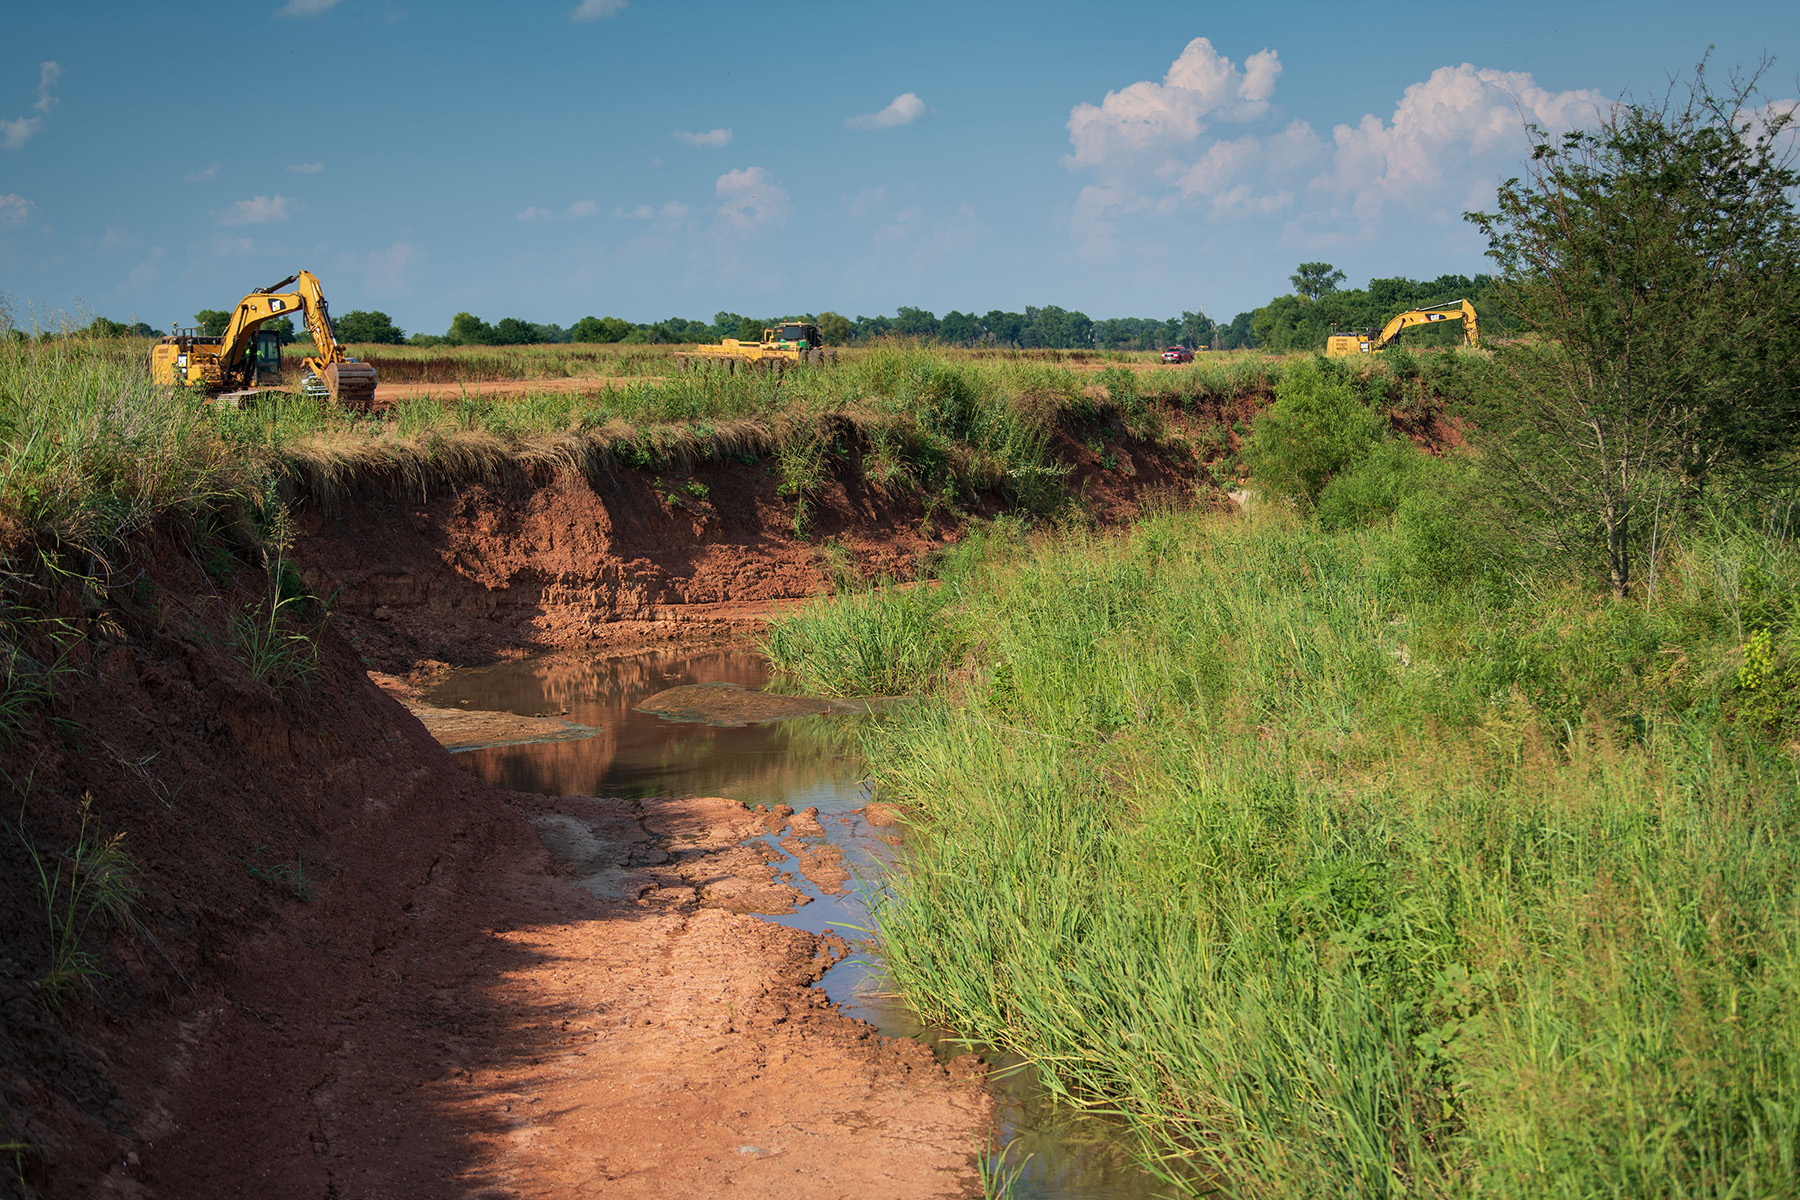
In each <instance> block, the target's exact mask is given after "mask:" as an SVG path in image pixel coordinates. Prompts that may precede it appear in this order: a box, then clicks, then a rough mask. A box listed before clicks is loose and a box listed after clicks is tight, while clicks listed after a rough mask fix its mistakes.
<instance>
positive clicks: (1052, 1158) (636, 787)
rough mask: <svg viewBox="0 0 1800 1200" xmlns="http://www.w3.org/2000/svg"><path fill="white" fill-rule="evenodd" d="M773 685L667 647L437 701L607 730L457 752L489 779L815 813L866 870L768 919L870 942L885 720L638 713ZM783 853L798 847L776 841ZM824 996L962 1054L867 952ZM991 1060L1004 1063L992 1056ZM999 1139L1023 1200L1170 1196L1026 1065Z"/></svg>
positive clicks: (514, 670)
mask: <svg viewBox="0 0 1800 1200" xmlns="http://www.w3.org/2000/svg"><path fill="white" fill-rule="evenodd" d="M714 682H718V683H735V684H738V685H739V686H741V687H746V688H760V687H764V686H765V685H767V684H768V683H769V682H770V672H769V667H768V663H767V661H766V660H764V659H763V658H762V657H761V656H760V655H757V654H754V653H751V652H748V651H744V650H736V649H715V650H658V651H651V652H647V653H644V654H638V655H632V656H629V657H624V658H561V657H559V658H551V659H528V660H523V661H519V662H512V663H503V664H500V665H498V666H493V667H486V668H481V669H477V670H469V671H459V672H456V673H455V674H453V675H451V676H450V677H449V678H448V679H446V680H445V681H444V682H443V683H442V684H441V685H440V686H438V687H437V688H435V689H434V690H433V691H432V692H431V693H430V695H429V697H428V701H429V703H431V704H434V705H438V706H440V707H444V708H459V707H460V708H468V709H475V710H481V711H488V712H511V713H517V714H519V715H520V716H539V715H543V714H545V713H550V714H555V715H559V716H565V717H567V718H568V719H569V720H571V721H576V722H579V723H580V724H583V725H591V726H595V727H597V728H599V729H600V730H602V733H601V734H600V736H598V737H593V738H587V739H584V740H582V741H574V742H553V743H540V744H534V745H526V746H502V747H496V748H493V749H487V750H471V751H467V752H465V753H462V754H459V755H457V761H459V762H461V763H462V764H463V765H464V766H466V767H467V768H468V769H469V770H471V771H473V772H474V773H475V774H476V775H478V776H480V777H481V778H482V779H485V780H487V781H488V782H490V783H493V784H496V785H498V786H500V787H505V788H511V789H513V790H515V791H523V792H538V793H541V794H545V795H553V796H555V795H605V796H638V797H644V796H681V795H698V796H724V797H728V798H730V799H734V800H741V801H743V802H744V803H746V804H768V805H775V804H786V805H789V806H791V807H792V808H793V809H794V810H795V811H799V810H800V809H803V808H809V807H810V808H817V809H818V810H819V822H820V824H821V825H822V826H823V827H824V829H825V831H826V835H827V837H828V838H829V839H830V840H831V841H832V843H833V844H835V845H837V846H838V847H839V848H840V849H841V850H842V851H843V852H844V860H845V864H846V865H847V866H848V867H849V868H850V870H851V871H852V872H853V873H854V877H853V880H852V882H851V884H850V885H849V889H850V890H849V892H848V893H847V894H845V895H842V896H827V895H824V894H823V893H821V892H819V891H818V890H817V889H816V888H814V887H812V885H811V884H810V883H809V882H808V881H806V880H805V879H804V877H802V876H801V875H800V874H799V872H798V869H797V867H798V864H797V863H795V862H794V861H792V859H791V858H788V861H787V862H786V864H785V866H784V869H786V870H791V871H794V883H795V886H797V887H800V888H802V889H803V890H804V891H805V892H806V893H807V894H808V895H810V896H811V897H812V900H813V902H812V903H811V904H807V905H803V906H801V907H800V908H799V909H798V910H796V911H795V912H794V913H792V914H790V915H787V916H780V917H768V918H765V919H766V920H772V921H778V922H780V923H782V924H784V925H792V926H795V927H797V928H802V929H808V930H811V931H813V932H815V933H823V932H826V931H827V930H836V931H837V932H839V933H840V934H841V935H842V936H843V937H845V938H846V939H847V940H849V941H850V942H852V943H853V944H855V943H859V942H861V941H863V940H864V939H865V938H866V933H865V932H864V931H865V930H866V929H867V928H868V926H869V905H870V901H871V900H872V899H873V898H874V893H875V892H876V891H877V890H878V889H879V888H880V886H881V880H882V878H883V877H885V875H886V874H887V872H888V871H889V870H890V869H891V868H892V867H893V866H894V861H895V855H896V853H897V851H896V850H895V848H894V847H893V846H892V845H890V844H889V843H888V842H887V841H886V840H884V839H885V837H886V836H891V835H892V834H893V832H894V831H893V830H891V829H875V828H871V827H870V826H869V824H868V823H867V822H866V821H864V820H863V819H862V814H861V812H860V811H859V810H860V809H861V808H862V807H863V805H864V804H866V803H867V802H868V799H869V793H868V790H867V788H866V786H865V785H864V782H863V776H862V761H861V759H860V757H859V756H858V754H857V753H856V733H857V722H858V721H860V720H867V719H875V718H858V717H850V716H826V717H798V718H795V719H793V720H788V721H777V722H771V723H769V724H766V725H750V726H744V727H741V728H735V729H733V728H719V727H714V726H708V725H698V724H691V723H684V722H674V721H665V720H663V719H662V718H660V717H655V716H652V715H650V714H648V713H640V712H634V711H633V709H632V706H633V705H635V704H638V703H640V702H641V701H643V700H645V699H647V698H648V697H650V696H652V695H654V694H656V693H657V692H660V691H663V690H665V689H667V688H672V687H676V686H678V685H681V684H690V683H714ZM767 841H768V842H769V844H770V845H771V846H773V847H774V849H775V850H776V851H777V852H778V853H780V854H782V855H783V856H784V857H787V852H786V851H785V850H782V849H781V847H780V846H779V845H777V844H776V842H775V839H774V838H773V837H770V838H768V839H767ZM820 986H821V987H822V988H824V990H825V992H826V994H827V995H828V996H830V997H831V999H832V1000H833V1001H834V1002H835V1003H837V1004H839V1005H840V1006H841V1007H842V1008H843V1010H844V1011H845V1012H847V1013H849V1014H850V1015H852V1016H855V1017H860V1018H861V1019H863V1020H865V1021H868V1022H869V1023H871V1024H872V1025H874V1026H875V1027H876V1028H877V1029H879V1030H881V1032H883V1033H885V1034H887V1035H889V1036H890V1037H914V1038H919V1039H920V1040H922V1041H925V1042H927V1043H930V1044H931V1045H933V1047H934V1048H935V1049H937V1050H938V1052H939V1053H940V1055H941V1056H945V1057H948V1056H950V1055H954V1054H959V1053H962V1052H964V1050H965V1049H966V1047H963V1046H961V1045H957V1044H955V1043H953V1042H951V1041H950V1040H949V1035H948V1034H946V1033H945V1031H943V1030H939V1029H930V1028H927V1027H925V1026H922V1025H921V1024H920V1023H919V1022H918V1020H917V1018H915V1017H914V1016H913V1014H912V1013H911V1011H910V1010H908V1009H907V1008H906V1006H905V1005H904V1004H903V1003H901V1002H900V1001H899V999H898V998H897V997H895V996H893V995H892V994H891V993H890V992H889V991H888V989H887V986H886V981H885V979H884V977H883V975H882V973H881V968H880V963H879V962H878V961H877V960H875V959H873V958H872V957H871V956H869V955H868V954H866V953H857V954H854V955H852V956H851V957H850V958H848V959H846V960H844V961H843V962H842V963H840V964H839V965H838V966H837V967H835V968H833V969H832V970H831V971H830V972H829V973H827V974H826V976H825V978H824V979H823V980H822V981H821V982H820ZM983 1057H985V1058H988V1059H989V1061H997V1060H996V1059H995V1057H994V1056H993V1055H991V1054H984V1055H983ZM997 1090H998V1093H999V1099H1000V1127H1001V1128H1000V1140H1001V1141H1002V1142H1003V1143H1004V1142H1009V1141H1010V1142H1013V1143H1014V1145H1013V1149H1012V1151H1011V1152H1010V1154H1009V1156H1008V1162H1010V1163H1015V1164H1016V1163H1018V1162H1020V1161H1022V1160H1024V1159H1025V1158H1026V1157H1027V1156H1030V1161H1029V1164H1028V1166H1027V1167H1026V1169H1025V1172H1024V1173H1023V1175H1021V1177H1020V1179H1019V1181H1018V1184H1017V1186H1016V1188H1015V1191H1014V1195H1016V1196H1017V1197H1019V1198H1020V1200H1150V1198H1151V1197H1155V1196H1158V1195H1161V1194H1162V1193H1161V1192H1160V1191H1159V1190H1158V1189H1157V1187H1156V1185H1155V1184H1154V1183H1153V1182H1152V1181H1151V1180H1150V1179H1149V1178H1148V1177H1147V1176H1145V1175H1144V1174H1142V1173H1141V1172H1139V1171H1137V1170H1135V1169H1134V1168H1132V1167H1130V1166H1129V1165H1127V1161H1126V1159H1125V1156H1124V1155H1123V1154H1122V1153H1121V1152H1120V1150H1119V1149H1118V1147H1117V1145H1116V1144H1115V1142H1114V1140H1113V1137H1112V1132H1113V1131H1112V1129H1111V1127H1110V1126H1108V1125H1107V1124H1106V1123H1105V1122H1102V1121H1098V1120H1095V1119H1093V1118H1091V1117H1084V1116H1082V1115H1080V1114H1077V1113H1073V1112H1070V1111H1069V1110H1067V1109H1064V1108H1060V1107H1058V1106H1057V1105H1055V1104H1053V1103H1052V1102H1051V1101H1050V1100H1049V1099H1048V1098H1047V1096H1046V1095H1045V1093H1044V1092H1043V1091H1042V1089H1040V1088H1038V1087H1037V1086H1036V1084H1035V1079H1034V1076H1033V1075H1032V1074H1031V1072H1029V1071H1019V1072H1013V1073H1010V1074H1008V1075H1006V1076H1004V1077H1003V1078H1002V1079H1001V1080H999V1086H998V1089H997Z"/></svg>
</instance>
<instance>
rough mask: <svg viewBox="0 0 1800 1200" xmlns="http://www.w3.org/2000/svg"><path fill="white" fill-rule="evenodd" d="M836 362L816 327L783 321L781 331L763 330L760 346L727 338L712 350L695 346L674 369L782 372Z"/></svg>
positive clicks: (803, 322)
mask: <svg viewBox="0 0 1800 1200" xmlns="http://www.w3.org/2000/svg"><path fill="white" fill-rule="evenodd" d="M836 361H837V351H836V350H833V349H830V348H829V347H827V346H826V345H825V339H824V338H823V337H821V336H819V327H818V326H817V325H812V324H809V323H807V322H805V321H784V322H782V324H781V327H780V328H779V329H765V330H763V331H762V340H761V341H760V342H742V341H739V340H738V339H737V338H725V339H723V340H722V341H718V342H714V343H713V344H712V345H709V346H695V347H694V352H693V353H692V354H678V355H676V356H675V368H676V370H678V371H687V370H692V369H694V368H697V367H706V366H714V365H716V366H722V367H724V368H725V370H727V371H731V370H735V369H736V368H737V367H739V366H742V367H743V368H744V369H745V370H757V371H769V370H774V371H779V370H781V369H783V368H784V367H789V366H796V365H798V364H800V363H803V362H804V363H812V364H814V365H823V364H825V363H830V362H836Z"/></svg>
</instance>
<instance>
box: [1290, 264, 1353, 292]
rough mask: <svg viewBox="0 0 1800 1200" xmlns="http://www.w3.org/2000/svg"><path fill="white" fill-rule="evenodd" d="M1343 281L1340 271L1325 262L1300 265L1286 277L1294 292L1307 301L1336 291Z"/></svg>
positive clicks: (1343, 276) (1343, 277)
mask: <svg viewBox="0 0 1800 1200" xmlns="http://www.w3.org/2000/svg"><path fill="white" fill-rule="evenodd" d="M1344 279H1345V275H1344V273H1343V272H1342V271H1340V270H1338V269H1337V268H1336V267H1334V266H1332V265H1331V264H1330V263H1325V262H1309V263H1301V264H1300V267H1299V269H1298V270H1296V271H1295V272H1294V273H1293V274H1292V275H1289V276H1288V280H1289V282H1291V283H1292V284H1293V285H1294V291H1296V292H1297V293H1299V294H1300V295H1302V296H1305V297H1306V298H1307V299H1308V300H1317V299H1318V298H1319V297H1320V296H1323V295H1324V294H1325V293H1326V292H1335V291H1337V285H1338V284H1340V283H1342V282H1344Z"/></svg>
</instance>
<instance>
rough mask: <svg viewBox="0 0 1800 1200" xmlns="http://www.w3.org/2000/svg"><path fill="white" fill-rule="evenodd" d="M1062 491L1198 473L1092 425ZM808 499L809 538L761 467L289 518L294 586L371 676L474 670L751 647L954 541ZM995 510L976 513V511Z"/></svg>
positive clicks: (467, 489) (841, 486) (465, 490)
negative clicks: (327, 605) (526, 660)
mask: <svg viewBox="0 0 1800 1200" xmlns="http://www.w3.org/2000/svg"><path fill="white" fill-rule="evenodd" d="M1056 457H1057V458H1058V459H1059V460H1061V461H1062V462H1064V463H1066V464H1067V465H1068V466H1069V467H1070V474H1069V476H1068V478H1067V480H1066V486H1067V487H1068V489H1069V490H1070V491H1071V492H1072V493H1073V494H1075V495H1078V496H1080V497H1082V498H1083V502H1084V503H1085V505H1086V508H1087V511H1088V513H1089V514H1090V515H1091V516H1092V518H1093V519H1094V520H1097V521H1100V522H1102V523H1107V524H1112V523H1119V522H1123V521H1127V520H1130V519H1131V518H1132V517H1134V516H1136V515H1137V513H1138V511H1139V509H1140V508H1141V506H1142V505H1143V504H1144V503H1146V502H1147V501H1148V500H1151V499H1152V498H1154V497H1156V496H1158V495H1159V494H1160V495H1163V496H1165V497H1167V496H1182V497H1189V496H1191V495H1192V487H1193V477H1194V473H1195V466H1194V460H1193V457H1192V455H1191V454H1187V453H1184V452H1181V451H1178V450H1176V449H1172V448H1170V447H1168V446H1161V445H1156V444H1152V443H1147V442H1142V441H1138V440H1136V439H1133V438H1130V437H1128V436H1126V435H1125V434H1124V433H1123V431H1121V430H1119V429H1117V428H1114V427H1106V426H1095V427H1093V428H1087V429H1073V430H1069V431H1066V432H1065V433H1063V434H1062V435H1061V436H1060V437H1059V439H1058V444H1057V446H1056ZM836 465H837V468H838V469H837V470H836V471H835V472H834V473H833V474H832V475H830V476H829V477H828V478H827V479H826V480H825V482H824V484H823V486H822V487H820V488H819V489H818V490H817V491H815V492H814V493H813V494H811V495H810V496H809V497H808V498H807V528H806V530H805V536H804V537H801V536H799V535H798V534H797V533H796V530H795V516H796V504H795V501H794V500H793V498H792V497H789V496H784V495H782V494H781V493H780V491H779V487H778V484H779V480H778V478H777V475H776V473H775V470H774V468H773V466H772V465H770V464H767V463H751V464H743V463H735V462H733V463H718V462H710V463H700V464H696V465H695V466H693V467H692V468H691V469H686V470H680V471H674V470H669V471H660V472H659V471H651V470H633V469H626V468H620V469H618V470H616V471H615V472H614V473H613V474H612V475H611V476H609V477H605V478H602V479H598V480H595V479H590V478H588V477H586V476H583V475H579V474H574V473H565V474H562V475H559V476H558V477H557V478H555V479H554V480H551V481H548V482H547V483H545V484H544V485H542V486H538V487H535V488H529V489H526V488H520V489H517V490H508V489H506V488H503V487H495V486H490V485H486V484H471V485H468V486H464V487H460V488H456V489H450V490H446V491H444V492H443V493H441V494H439V495H435V496H431V497H428V498H420V499H417V500H408V499H396V498H392V497H387V496H376V497H371V498H369V499H366V500H363V501H359V502H356V503H355V504H353V505H347V506H341V507H338V508H334V509H332V510H329V511H319V510H316V509H310V510H309V509H306V508H304V507H303V509H302V519H303V528H304V533H305V536H304V537H303V538H302V539H301V541H300V543H299V545H298V547H297V549H296V554H297V557H298V559H299V562H300V566H301V568H302V572H303V574H304V577H305V579H306V581H307V583H308V585H309V586H310V587H311V588H312V589H313V590H314V591H315V592H317V593H318V594H320V595H328V596H330V597H332V603H333V605H334V610H335V613H336V616H337V619H338V620H339V621H340V623H341V625H342V627H343V628H344V629H345V630H346V631H347V632H348V633H349V635H350V637H351V638H352V640H353V641H354V642H355V643H356V646H357V649H358V651H359V653H361V654H362V655H363V656H364V658H365V661H367V662H368V663H369V665H371V666H376V667H378V668H380V669H381V670H384V671H391V672H395V673H399V674H405V673H407V672H409V671H411V670H412V669H413V668H414V667H416V666H417V665H418V664H420V663H421V662H428V661H433V660H435V661H440V662H449V663H454V664H464V663H474V662H480V661H485V660H491V659H492V658H494V657H496V656H498V655H502V654H505V653H508V652H518V651H534V650H546V649H553V648H562V647H570V646H626V645H635V644H643V643H646V642H655V641H668V640H674V639H683V640H688V639H695V638H701V637H705V636H708V635H715V636H729V635H732V634H738V633H742V632H743V631H745V630H747V629H753V628H755V627H756V626H758V625H759V624H760V623H761V621H762V620H763V619H764V618H765V617H766V616H767V614H769V613H770V612H771V611H778V610H779V609H780V608H782V607H783V606H785V605H791V604H795V603H798V602H800V601H803V600H807V599H810V598H812V597H814V596H818V595H822V594H826V593H829V592H830V591H831V590H833V588H834V586H836V583H837V582H838V581H839V580H840V579H841V575H842V573H844V572H850V573H853V574H854V575H856V576H859V577H862V578H866V579H878V578H882V577H887V578H894V579H909V578H914V577H916V576H917V575H918V573H919V572H920V570H921V569H922V567H923V566H924V565H926V564H927V563H928V561H929V558H930V556H931V555H932V553H933V552H934V551H936V550H937V549H938V548H940V547H941V546H943V545H945V544H947V543H948V542H950V541H953V540H954V539H955V538H956V537H957V536H959V534H960V532H961V530H960V522H959V520H958V518H956V517H955V516H954V515H952V514H950V513H947V512H946V511H945V510H943V509H941V508H937V507H934V506H931V505H929V503H928V502H927V500H926V498H925V497H922V496H920V495H918V494H917V493H916V492H914V491H912V490H910V489H904V488H899V487H895V488H883V487H881V486H879V485H877V484H875V483H874V482H872V481H870V480H869V479H867V478H866V477H864V476H863V475H861V474H860V472H859V470H858V469H857V464H856V463H855V462H854V461H851V462H840V463H838V464H836ZM979 511H980V512H982V513H983V514H985V515H992V513H993V512H995V511H998V508H997V505H996V504H994V503H990V504H988V505H987V506H985V507H983V508H982V509H981V510H979Z"/></svg>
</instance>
